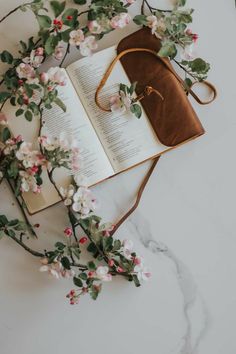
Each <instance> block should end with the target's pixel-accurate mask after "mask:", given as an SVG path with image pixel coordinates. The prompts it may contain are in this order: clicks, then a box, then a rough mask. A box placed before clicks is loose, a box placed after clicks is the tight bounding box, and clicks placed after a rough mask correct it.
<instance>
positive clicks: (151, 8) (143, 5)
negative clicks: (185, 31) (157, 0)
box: [141, 0, 172, 15]
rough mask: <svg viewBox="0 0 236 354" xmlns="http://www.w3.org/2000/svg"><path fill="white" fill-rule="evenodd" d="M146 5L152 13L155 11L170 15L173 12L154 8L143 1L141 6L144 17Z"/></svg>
mask: <svg viewBox="0 0 236 354" xmlns="http://www.w3.org/2000/svg"><path fill="white" fill-rule="evenodd" d="M145 5H146V6H147V7H148V9H149V11H150V12H153V11H160V12H169V13H171V12H172V10H164V9H159V8H157V7H153V6H151V5H150V4H149V3H148V1H147V0H143V1H142V5H141V14H142V15H144V7H145Z"/></svg>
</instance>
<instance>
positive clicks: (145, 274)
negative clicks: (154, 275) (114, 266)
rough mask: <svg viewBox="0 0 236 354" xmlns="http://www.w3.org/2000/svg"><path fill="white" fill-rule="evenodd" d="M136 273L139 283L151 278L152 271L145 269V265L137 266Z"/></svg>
mask: <svg viewBox="0 0 236 354" xmlns="http://www.w3.org/2000/svg"><path fill="white" fill-rule="evenodd" d="M134 272H135V273H136V274H137V277H138V280H139V281H142V280H144V281H147V280H149V278H150V277H151V273H150V271H149V270H148V268H147V267H145V266H144V265H143V263H141V264H139V265H136V266H135V267H134Z"/></svg>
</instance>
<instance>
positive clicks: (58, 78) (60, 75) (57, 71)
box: [47, 67, 67, 86]
mask: <svg viewBox="0 0 236 354" xmlns="http://www.w3.org/2000/svg"><path fill="white" fill-rule="evenodd" d="M47 74H48V77H49V81H51V82H52V83H53V84H56V85H59V86H65V85H66V81H67V77H66V74H65V70H64V69H62V68H59V67H54V68H50V69H49V70H48V72H47Z"/></svg>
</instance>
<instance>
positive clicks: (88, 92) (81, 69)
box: [10, 47, 170, 214]
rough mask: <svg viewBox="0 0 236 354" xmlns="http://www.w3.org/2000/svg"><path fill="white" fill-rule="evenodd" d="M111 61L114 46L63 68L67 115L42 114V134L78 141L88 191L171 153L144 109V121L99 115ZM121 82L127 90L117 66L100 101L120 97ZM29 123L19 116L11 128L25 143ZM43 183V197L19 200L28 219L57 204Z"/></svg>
mask: <svg viewBox="0 0 236 354" xmlns="http://www.w3.org/2000/svg"><path fill="white" fill-rule="evenodd" d="M115 56H116V47H110V48H108V49H105V50H102V51H100V52H98V53H96V54H94V55H93V56H92V57H86V58H82V59H80V60H78V61H76V62H75V63H73V64H71V65H69V66H68V67H67V68H66V69H65V71H66V75H67V78H68V80H67V85H66V86H64V87H60V88H59V94H60V98H61V99H62V100H63V102H64V103H65V105H66V107H67V111H66V112H65V113H64V112H63V111H62V110H61V109H60V108H59V107H56V106H54V108H52V109H51V110H48V111H47V110H45V112H44V117H43V118H44V121H45V127H44V129H43V134H45V135H47V134H50V135H51V136H59V134H60V132H62V131H63V132H66V133H68V135H72V136H74V137H75V138H76V139H77V140H78V142H79V147H80V149H81V154H82V155H83V166H82V168H81V170H80V173H81V175H83V176H85V177H86V179H87V181H88V185H89V186H92V185H94V184H97V183H99V182H101V181H103V180H105V179H107V178H109V177H111V176H114V175H116V174H118V173H120V172H122V171H125V170H127V169H129V168H131V167H134V166H135V165H137V164H140V163H142V162H144V161H146V160H148V159H150V158H153V157H155V156H157V155H160V154H161V153H163V152H164V151H165V150H168V149H170V148H169V147H167V146H164V145H162V144H161V143H160V142H159V141H158V138H157V136H156V134H155V132H154V130H153V128H152V126H151V124H150V122H149V119H148V117H147V115H146V114H145V112H144V110H143V114H142V117H141V118H140V119H137V118H136V117H135V116H134V115H132V114H130V113H125V114H124V113H123V114H121V113H118V112H115V113H114V112H113V113H109V112H103V111H101V110H100V109H99V108H98V107H97V106H96V104H95V100H94V95H95V91H96V89H97V86H98V84H99V82H100V80H101V79H102V77H103V75H104V73H105V71H106V69H107V67H108V66H109V64H110V63H111V61H112V60H113V59H114V57H115ZM119 83H124V84H127V85H130V82H129V79H128V77H127V75H126V73H125V71H124V69H123V67H122V65H121V64H120V62H118V63H117V65H116V66H115V68H114V70H113V72H112V74H111V76H110V77H109V79H108V81H107V83H106V85H105V87H104V89H103V90H102V92H101V94H100V100H101V102H104V104H106V103H107V104H108V102H109V97H111V96H112V95H113V94H114V93H117V92H118V90H119ZM31 124H32V123H28V122H26V121H24V118H22V119H21V117H20V118H19V117H17V118H14V119H13V121H12V123H11V125H10V128H11V130H12V131H13V134H19V133H20V134H22V135H23V137H24V139H25V140H27V138H28V139H29V137H28V136H27V134H29V132H30V131H31V130H32V127H31ZM31 139H32V138H31ZM56 178H57V181H58V185H63V186H64V185H65V184H66V183H67V184H68V174H66V173H65V171H59V173H58V175H57V176H56ZM43 179H44V184H43V188H42V193H40V194H39V195H35V194H31V193H30V192H29V193H26V194H24V196H23V198H24V200H25V202H26V205H27V208H28V211H29V212H30V213H31V214H33V213H35V212H38V211H40V210H42V209H45V208H47V207H48V206H50V205H52V204H55V203H56V202H58V201H59V197H58V195H57V192H56V191H55V190H54V188H53V187H52V185H51V184H50V182H49V181H47V180H46V179H47V178H46V176H43Z"/></svg>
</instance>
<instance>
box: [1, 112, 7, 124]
mask: <svg viewBox="0 0 236 354" xmlns="http://www.w3.org/2000/svg"><path fill="white" fill-rule="evenodd" d="M5 124H7V116H6V115H5V114H4V113H3V112H0V125H5Z"/></svg>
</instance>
